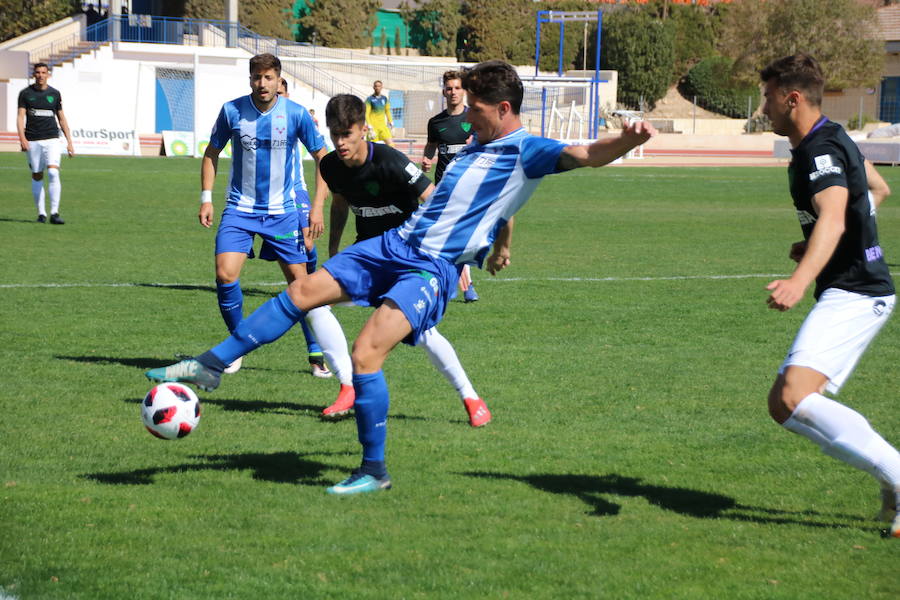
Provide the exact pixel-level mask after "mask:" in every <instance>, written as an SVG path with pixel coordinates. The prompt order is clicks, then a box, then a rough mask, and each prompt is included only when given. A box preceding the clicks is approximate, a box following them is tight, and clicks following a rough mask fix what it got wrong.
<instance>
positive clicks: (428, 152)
mask: <svg viewBox="0 0 900 600" xmlns="http://www.w3.org/2000/svg"><path fill="white" fill-rule="evenodd" d="M435 152H437V144H435V143H434V142H428V143H427V144H425V151H424V152H422V170H423V171H425V172H426V173H427V172H428V171H429V169H431V165H433V164H434V153H435Z"/></svg>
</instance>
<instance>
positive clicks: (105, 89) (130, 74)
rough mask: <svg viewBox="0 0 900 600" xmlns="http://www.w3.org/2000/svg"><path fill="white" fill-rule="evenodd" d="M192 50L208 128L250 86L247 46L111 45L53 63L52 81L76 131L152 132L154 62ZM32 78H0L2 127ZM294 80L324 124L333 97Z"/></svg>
mask: <svg viewBox="0 0 900 600" xmlns="http://www.w3.org/2000/svg"><path fill="white" fill-rule="evenodd" d="M195 52H198V55H197V57H196V60H197V62H198V69H197V72H196V73H195V75H194V86H195V89H196V102H195V104H196V106H195V113H194V115H195V119H196V128H197V133H198V134H199V135H200V136H201V137H202V136H207V135H209V132H210V129H211V128H212V125H213V123H214V122H215V120H216V117H217V116H218V113H219V109H220V108H221V107H222V104H223V103H225V102H227V101H228V100H231V99H233V98H236V97H238V96H243V95H246V94H248V93H249V92H250V86H249V71H248V60H249V59H250V54H249V53H247V52H245V51H243V50H239V49H233V48H208V47H192V46H175V45H172V46H168V45H162V44H140V43H119V44H116V45H115V46H110V45H106V46H102V47H101V48H99V49H97V50H95V51H92V52H90V53H88V54H86V55H84V56H82V57H80V58H78V59H76V60H75V61H74V63H66V64H63V65H58V66H56V67H54V68H53V72H52V75H51V77H50V82H49V83H50V85H51V86H53V87H55V88H57V89H58V90H59V91H60V93H61V95H62V98H63V108H64V110H65V113H66V117H67V118H68V121H69V126H70V128H71V129H72V131H73V135H75V136H77V134H78V132H80V131H84V132H86V133H87V134H88V135H99V134H100V132H103V131H106V132H116V134H117V135H124V134H122V133H121V132H129V133H132V132H137V134H138V135H141V134H151V133H154V132H155V131H156V70H157V68H175V69H184V70H193V69H194V64H195V56H194V54H195ZM29 83H30V81H29V80H26V79H10V80H9V81H8V82H0V110H2V114H0V131H9V132H15V130H16V112H17V106H16V104H17V99H18V94H19V92H20V91H21V90H22V89H23V88H24V87H25V86H27V85H28V84H29ZM4 88H5V89H4ZM289 88H290V91H291V99H292V100H294V101H296V102H299V103H300V104H303V105H304V106H306V107H307V108H315V109H316V113H317V116H318V118H319V121H320V123H322V124H324V114H325V103H326V102H327V101H328V98H327V97H326V96H324V95H322V94H321V93H320V94H316V95H315V99H314V98H313V94H312V92H311V91H310V90H309V89H307V88H306V87H305V86H302V85H297V84H296V83H295V82H289ZM91 132H93V133H91ZM323 133H324V131H323Z"/></svg>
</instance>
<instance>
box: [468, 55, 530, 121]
mask: <svg viewBox="0 0 900 600" xmlns="http://www.w3.org/2000/svg"><path fill="white" fill-rule="evenodd" d="M462 86H463V89H464V90H466V91H467V92H469V93H471V94H473V95H474V96H477V97H478V99H479V100H482V101H484V102H487V103H488V104H500V103H501V102H503V101H504V100H505V101H506V102H509V104H510V106H511V107H512V111H513V114H516V115H517V114H519V110H520V109H521V108H522V96H523V95H524V93H525V92H524V89H523V88H522V80H521V79H519V74H518V73H516V70H515V68H513V66H512V65H510V64H509V63H505V62H503V61H502V60H488V61H485V62H483V63H478V64H477V65H475V66H474V67H472V68H471V69H466V70H464V71H463V74H462Z"/></svg>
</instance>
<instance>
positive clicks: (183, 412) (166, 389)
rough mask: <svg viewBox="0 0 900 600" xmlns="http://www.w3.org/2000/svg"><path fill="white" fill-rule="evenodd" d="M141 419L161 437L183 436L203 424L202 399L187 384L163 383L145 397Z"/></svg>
mask: <svg viewBox="0 0 900 600" xmlns="http://www.w3.org/2000/svg"><path fill="white" fill-rule="evenodd" d="M141 420H142V421H143V422H144V427H146V428H147V431H149V432H150V433H152V434H153V435H155V436H156V437H158V438H161V439H164V440H177V439H181V438H183V437H185V436H186V435H188V434H189V433H190V432H192V431H193V430H194V429H196V427H197V424H198V423H200V399H199V398H197V394H195V393H194V391H193V390H192V389H191V388H189V387H187V386H186V385H182V384H180V383H161V384H159V385H158V386H156V387H155V388H153V389H152V390H150V391H149V392H147V395H146V396H144V401H143V402H141Z"/></svg>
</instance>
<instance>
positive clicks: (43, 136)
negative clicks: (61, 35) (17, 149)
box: [16, 63, 75, 225]
mask: <svg viewBox="0 0 900 600" xmlns="http://www.w3.org/2000/svg"><path fill="white" fill-rule="evenodd" d="M32 75H33V76H34V83H33V84H32V85H29V86H28V87H27V88H25V89H24V90H22V91H21V92H19V103H18V106H19V109H18V114H17V117H16V129H17V131H18V133H19V145H20V146H21V147H22V151H23V152H26V153H27V154H28V168H29V169H30V170H31V195H32V196H33V197H34V205H35V207H36V208H37V211H38V217H37V220H38V222H39V223H46V222H47V211H46V208H45V203H44V181H43V180H44V169H46V170H47V179H48V180H49V184H48V185H47V189H48V191H49V192H50V222H51V223H53V224H54V225H62V224H63V223H65V221H63V220H62V218H61V217H60V216H59V201H60V194H61V191H62V185H61V183H60V179H59V166H60V157H61V154H62V153H61V151H60V150H61V149H60V142H59V131H60V129H62V132H63V135H65V136H66V141H67V143H68V145H67V147H66V150H67V152H68V153H69V156H74V155H75V149H74V148H73V146H72V134H71V133H70V132H69V123H68V121H66V115H65V114H64V113H63V109H62V98H61V97H60V93H59V90H57V89H56V88H52V87H50V86H49V85H47V80H48V79H49V78H50V68H49V67H48V66H47V65H46V64H44V63H36V64H35V65H34V71H33V72H32Z"/></svg>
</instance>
